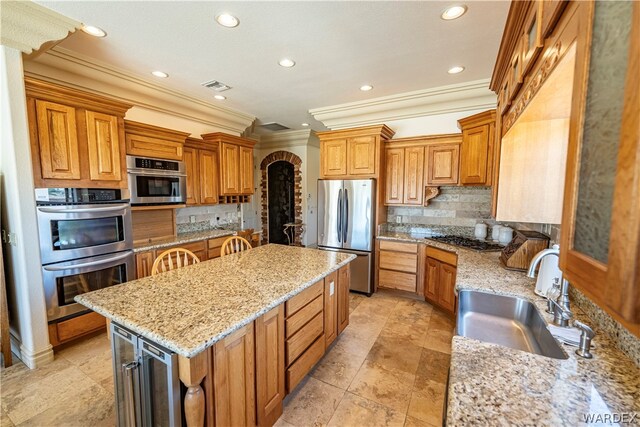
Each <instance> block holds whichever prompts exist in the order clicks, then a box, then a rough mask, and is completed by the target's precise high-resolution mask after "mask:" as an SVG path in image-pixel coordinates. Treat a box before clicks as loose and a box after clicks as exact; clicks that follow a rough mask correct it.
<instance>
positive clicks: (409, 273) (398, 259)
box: [377, 240, 419, 292]
mask: <svg viewBox="0 0 640 427" xmlns="http://www.w3.org/2000/svg"><path fill="white" fill-rule="evenodd" d="M377 246H378V248H379V251H378V287H380V288H387V289H398V290H401V291H408V292H417V291H418V287H417V283H418V281H417V277H418V259H419V256H418V246H419V245H418V244H417V243H403V242H396V241H390V240H378V241H377Z"/></svg>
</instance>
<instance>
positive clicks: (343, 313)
mask: <svg viewBox="0 0 640 427" xmlns="http://www.w3.org/2000/svg"><path fill="white" fill-rule="evenodd" d="M350 282H351V268H349V266H346V267H342V268H341V269H340V270H338V335H340V334H341V333H342V331H344V329H345V328H346V327H347V326H349V284H350Z"/></svg>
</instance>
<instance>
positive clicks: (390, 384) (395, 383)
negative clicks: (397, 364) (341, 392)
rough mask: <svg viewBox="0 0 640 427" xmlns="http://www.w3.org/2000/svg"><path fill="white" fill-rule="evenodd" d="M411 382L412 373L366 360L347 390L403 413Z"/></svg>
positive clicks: (412, 380) (407, 400)
mask: <svg viewBox="0 0 640 427" xmlns="http://www.w3.org/2000/svg"><path fill="white" fill-rule="evenodd" d="M413 382H414V375H413V374H410V373H407V372H404V371H400V370H397V369H386V368H384V367H382V366H380V365H378V364H376V363H373V362H371V361H370V360H366V361H365V362H364V363H363V365H362V367H361V368H360V370H359V371H358V374H357V375H356V377H355V378H354V379H353V382H352V383H351V386H349V392H350V393H353V394H357V395H358V396H360V397H364V398H367V399H369V400H373V401H374V402H377V403H380V404H381V405H384V406H386V407H388V408H391V409H395V410H396V411H398V412H401V413H403V414H404V413H406V412H407V406H408V405H409V397H410V395H411V389H412V387H413Z"/></svg>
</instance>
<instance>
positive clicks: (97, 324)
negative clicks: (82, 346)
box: [49, 313, 106, 345]
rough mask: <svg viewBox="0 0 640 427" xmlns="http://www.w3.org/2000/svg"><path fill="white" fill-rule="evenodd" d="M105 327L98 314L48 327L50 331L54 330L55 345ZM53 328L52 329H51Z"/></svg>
mask: <svg viewBox="0 0 640 427" xmlns="http://www.w3.org/2000/svg"><path fill="white" fill-rule="evenodd" d="M105 326H106V321H105V318H104V317H102V316H101V315H99V314H98V313H88V314H85V315H82V316H78V317H74V318H73V319H69V320H65V321H62V322H59V323H55V324H51V325H49V328H50V331H49V332H52V331H51V329H53V328H55V335H56V336H55V338H57V339H56V340H52V341H57V344H62V343H64V342H66V341H70V340H72V339H74V338H77V337H80V336H82V335H85V334H88V333H90V332H93V331H97V330H98V329H102V328H104V327H105ZM52 327H53V328H52ZM54 345H56V344H54Z"/></svg>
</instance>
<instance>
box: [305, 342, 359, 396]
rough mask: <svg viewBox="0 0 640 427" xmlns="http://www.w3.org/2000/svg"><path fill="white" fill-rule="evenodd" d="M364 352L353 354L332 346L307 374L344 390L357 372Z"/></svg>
mask: <svg viewBox="0 0 640 427" xmlns="http://www.w3.org/2000/svg"><path fill="white" fill-rule="evenodd" d="M365 357H366V355H365V354H353V353H349V352H347V351H346V350H345V349H344V348H342V347H336V345H334V346H332V347H331V348H329V349H328V351H327V354H325V355H324V357H323V358H322V359H321V360H320V361H319V362H318V364H317V365H316V367H315V368H314V369H313V370H312V371H311V373H310V374H309V375H311V376H312V377H314V378H316V379H318V380H320V381H324V382H325V383H327V384H331V385H333V386H336V387H339V388H341V389H343V390H346V389H347V388H348V387H349V384H351V381H352V380H353V378H354V377H355V376H356V374H357V373H358V370H359V369H360V366H362V362H364V359H365Z"/></svg>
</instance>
